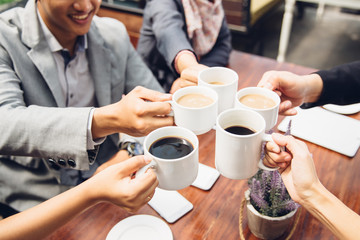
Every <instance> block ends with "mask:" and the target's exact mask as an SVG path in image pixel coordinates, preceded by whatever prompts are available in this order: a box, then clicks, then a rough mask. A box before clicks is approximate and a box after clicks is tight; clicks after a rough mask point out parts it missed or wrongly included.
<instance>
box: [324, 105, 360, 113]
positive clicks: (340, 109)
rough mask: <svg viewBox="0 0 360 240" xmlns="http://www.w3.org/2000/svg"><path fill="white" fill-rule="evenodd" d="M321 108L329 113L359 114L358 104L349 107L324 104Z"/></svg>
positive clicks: (359, 107) (359, 106)
mask: <svg viewBox="0 0 360 240" xmlns="http://www.w3.org/2000/svg"><path fill="white" fill-rule="evenodd" d="M323 107H324V108H325V109H327V110H329V111H332V112H336V113H340V114H354V113H357V112H360V103H355V104H350V105H335V104H326V105H324V106H323Z"/></svg>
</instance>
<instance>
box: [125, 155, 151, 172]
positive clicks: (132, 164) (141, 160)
mask: <svg viewBox="0 0 360 240" xmlns="http://www.w3.org/2000/svg"><path fill="white" fill-rule="evenodd" d="M150 162H151V158H150V157H148V156H144V155H138V156H135V157H132V158H129V159H127V160H125V161H123V162H122V163H121V164H119V165H121V172H122V173H123V174H124V175H130V174H132V173H134V172H136V171H137V170H139V169H140V168H141V167H143V166H145V165H146V164H148V163H150Z"/></svg>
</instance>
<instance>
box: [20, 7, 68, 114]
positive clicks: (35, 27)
mask: <svg viewBox="0 0 360 240" xmlns="http://www.w3.org/2000/svg"><path fill="white" fill-rule="evenodd" d="M25 9H26V10H25V14H24V28H23V32H22V41H23V42H24V44H26V45H27V46H28V47H29V48H30V50H29V52H28V53H27V54H28V56H29V57H30V59H31V60H32V61H33V63H34V64H35V66H36V67H37V69H38V70H39V72H40V73H41V75H42V77H43V79H44V81H45V82H46V83H47V85H48V87H49V89H50V91H51V93H52V94H53V96H54V98H55V101H56V104H57V105H58V106H59V107H65V105H66V99H65V97H64V96H63V94H62V91H61V86H60V81H59V78H58V74H57V69H56V67H55V66H56V63H55V60H54V58H53V56H52V53H51V51H50V49H49V47H48V45H47V42H46V39H45V36H44V34H43V32H42V30H41V26H40V23H39V21H38V17H37V13H36V5H35V1H28V3H27V5H26V7H25ZM34 80H35V81H40V79H34Z"/></svg>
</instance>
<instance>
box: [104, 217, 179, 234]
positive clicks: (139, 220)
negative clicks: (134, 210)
mask: <svg viewBox="0 0 360 240" xmlns="http://www.w3.org/2000/svg"><path fill="white" fill-rule="evenodd" d="M144 239H146V240H173V235H172V232H171V229H170V227H169V226H168V225H167V223H165V222H164V221H163V220H161V219H160V218H158V217H154V216H151V215H134V216H131V217H128V218H125V219H124V220H121V221H120V222H118V223H117V224H116V225H115V226H114V227H113V228H112V229H111V230H110V232H109V233H108V235H107V237H106V240H144Z"/></svg>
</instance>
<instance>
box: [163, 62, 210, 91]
mask: <svg viewBox="0 0 360 240" xmlns="http://www.w3.org/2000/svg"><path fill="white" fill-rule="evenodd" d="M206 68H208V67H207V66H205V65H202V64H198V63H196V64H194V65H190V66H188V67H187V68H185V69H184V70H182V72H181V74H180V77H179V78H178V79H176V80H175V81H174V82H173V84H172V86H171V89H170V93H174V92H176V90H179V89H180V88H184V87H189V86H196V85H197V82H198V75H199V72H201V71H202V70H204V69H206Z"/></svg>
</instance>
